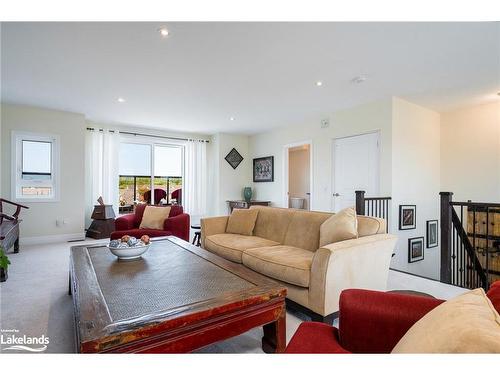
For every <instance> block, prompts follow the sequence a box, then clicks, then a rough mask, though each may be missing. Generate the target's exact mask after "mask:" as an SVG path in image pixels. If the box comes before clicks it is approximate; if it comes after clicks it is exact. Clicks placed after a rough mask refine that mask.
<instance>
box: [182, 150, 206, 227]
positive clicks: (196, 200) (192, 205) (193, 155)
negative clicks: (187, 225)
mask: <svg viewBox="0 0 500 375" xmlns="http://www.w3.org/2000/svg"><path fill="white" fill-rule="evenodd" d="M184 165H185V171H184V191H183V193H182V202H183V205H184V210H185V211H186V212H187V213H188V214H190V215H191V216H192V217H194V218H195V221H196V218H199V217H202V216H204V215H205V214H206V211H207V144H206V142H205V141H200V140H189V141H188V142H187V144H186V156H185V164H184ZM192 221H193V220H192Z"/></svg>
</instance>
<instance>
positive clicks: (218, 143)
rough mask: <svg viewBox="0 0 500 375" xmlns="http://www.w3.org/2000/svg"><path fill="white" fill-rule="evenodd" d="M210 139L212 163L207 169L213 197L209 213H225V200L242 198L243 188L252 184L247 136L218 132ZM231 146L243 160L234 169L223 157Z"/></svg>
mask: <svg viewBox="0 0 500 375" xmlns="http://www.w3.org/2000/svg"><path fill="white" fill-rule="evenodd" d="M212 139H213V150H212V153H211V159H212V162H213V163H212V166H211V170H210V171H209V180H210V181H212V184H213V187H212V186H210V187H209V189H210V190H211V191H212V194H211V196H212V197H213V205H212V210H211V213H212V214H214V215H227V213H228V204H227V202H226V200H235V199H243V188H244V187H246V186H252V160H251V157H250V153H249V143H248V136H246V135H234V134H225V133H219V134H216V135H214V136H213V137H212ZM233 147H234V148H235V149H236V150H237V151H238V152H239V153H240V155H241V156H243V161H242V162H241V163H240V165H238V167H237V168H236V169H233V168H232V167H231V166H230V165H229V163H228V162H227V161H226V160H225V159H224V158H225V157H226V155H227V154H228V153H229V151H231V149H232V148H233Z"/></svg>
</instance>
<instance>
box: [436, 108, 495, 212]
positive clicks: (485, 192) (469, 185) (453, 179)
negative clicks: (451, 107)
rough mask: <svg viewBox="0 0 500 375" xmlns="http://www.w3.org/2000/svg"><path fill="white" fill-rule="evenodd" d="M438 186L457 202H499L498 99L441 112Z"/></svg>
mask: <svg viewBox="0 0 500 375" xmlns="http://www.w3.org/2000/svg"><path fill="white" fill-rule="evenodd" d="M441 189H442V191H451V192H453V193H454V196H453V199H454V200H457V201H466V200H468V199H470V200H472V201H475V202H497V203H498V202H500V102H496V103H490V104H484V105H479V106H474V107H469V108H464V109H460V110H457V111H453V112H448V113H444V114H442V116H441Z"/></svg>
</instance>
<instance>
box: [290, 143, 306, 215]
mask: <svg viewBox="0 0 500 375" xmlns="http://www.w3.org/2000/svg"><path fill="white" fill-rule="evenodd" d="M309 155H310V151H309V146H306V147H302V146H300V147H297V148H291V149H290V150H289V154H288V192H289V193H290V194H289V197H290V198H303V199H304V207H303V208H304V209H309V196H308V195H307V193H309V190H310V187H311V185H310V175H311V174H310V157H309ZM289 204H290V203H289ZM289 207H290V206H289Z"/></svg>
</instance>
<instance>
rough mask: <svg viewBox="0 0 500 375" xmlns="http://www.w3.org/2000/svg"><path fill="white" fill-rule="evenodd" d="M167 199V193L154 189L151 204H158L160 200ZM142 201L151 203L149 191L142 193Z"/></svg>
mask: <svg viewBox="0 0 500 375" xmlns="http://www.w3.org/2000/svg"><path fill="white" fill-rule="evenodd" d="M166 198H167V192H166V191H165V190H163V189H155V201H154V203H153V204H160V201H161V200H162V199H166ZM144 200H145V201H146V202H148V203H151V190H148V191H146V192H144Z"/></svg>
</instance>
